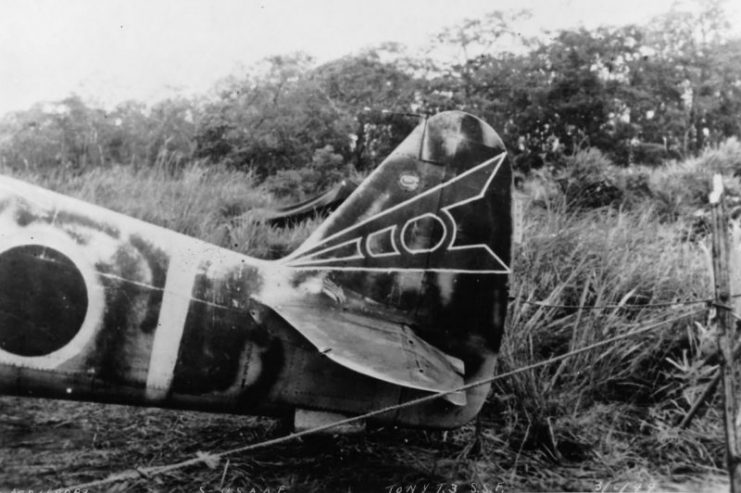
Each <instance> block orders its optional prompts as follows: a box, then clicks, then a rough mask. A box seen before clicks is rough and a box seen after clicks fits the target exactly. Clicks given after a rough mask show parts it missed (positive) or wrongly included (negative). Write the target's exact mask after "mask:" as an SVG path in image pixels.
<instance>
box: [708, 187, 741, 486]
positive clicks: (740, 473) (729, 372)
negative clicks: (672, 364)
mask: <svg viewBox="0 0 741 493" xmlns="http://www.w3.org/2000/svg"><path fill="white" fill-rule="evenodd" d="M709 198H710V206H711V208H712V222H711V227H712V240H713V248H712V255H713V279H714V284H715V304H716V310H717V314H718V347H719V349H720V354H721V363H720V364H721V375H722V376H723V416H724V420H725V433H726V457H727V459H728V474H729V479H730V483H731V493H741V461H739V459H740V458H741V454H739V449H738V436H737V434H736V423H735V421H736V389H735V387H736V385H735V380H734V379H735V376H734V371H733V366H734V364H733V363H734V362H733V346H734V341H735V333H736V331H735V323H734V320H733V312H732V311H731V310H732V308H731V303H732V300H731V280H730V244H729V239H728V220H727V218H726V211H725V206H724V204H723V178H722V177H721V176H720V175H715V176H714V177H713V191H712V192H711V193H710V197H709Z"/></svg>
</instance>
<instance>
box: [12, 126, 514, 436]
mask: <svg viewBox="0 0 741 493" xmlns="http://www.w3.org/2000/svg"><path fill="white" fill-rule="evenodd" d="M510 188H511V172H510V168H509V162H508V159H507V156H506V153H505V152H504V148H503V146H502V143H501V140H500V139H499V137H498V136H497V135H496V133H495V132H494V131H493V130H492V129H491V128H490V127H488V126H487V125H486V124H485V123H483V122H481V121H480V120H479V119H477V118H475V117H473V116H471V115H467V114H465V113H461V112H447V113H442V114H440V115H437V116H435V117H432V118H429V119H427V120H425V121H424V122H423V123H422V124H421V125H420V126H419V127H418V128H417V129H416V130H415V131H414V132H413V133H412V134H411V135H410V136H409V137H408V138H407V140H406V141H405V142H404V143H402V144H401V146H400V147H399V148H398V149H397V151H395V152H394V153H393V154H392V155H391V156H390V157H389V158H388V159H387V160H386V161H384V163H382V164H381V165H380V166H379V168H378V169H377V170H376V171H375V172H374V173H373V174H372V175H371V176H370V177H369V178H368V179H367V180H366V181H365V182H364V183H363V184H361V185H360V187H358V189H357V190H355V192H354V193H353V194H352V195H351V196H350V197H349V198H348V199H347V200H346V201H345V203H344V204H343V205H342V206H341V207H340V208H339V209H338V210H336V211H335V212H334V213H333V214H332V215H331V216H330V217H329V218H328V220H327V221H326V223H325V224H323V225H322V226H321V227H320V228H319V229H318V230H317V231H316V232H315V234H313V235H312V236H311V237H310V238H309V239H308V240H307V241H306V243H305V244H304V245H302V247H300V248H299V249H298V250H297V251H296V252H295V253H294V254H292V255H290V256H288V257H286V258H285V259H282V260H279V261H274V262H269V261H263V260H259V259H254V258H250V257H247V256H244V255H241V254H237V253H235V252H232V251H229V250H226V249H222V248H218V247H216V246H213V245H209V244H207V243H204V242H202V241H199V240H196V239H194V238H190V237H187V236H184V235H180V234H178V233H175V232H172V231H169V230H166V229H163V228H159V227H156V226H153V225H151V224H147V223H144V222H142V221H138V220H135V219H132V218H130V217H127V216H123V215H121V214H117V213H115V212H112V211H109V210H106V209H103V208H100V207H97V206H94V205H91V204H87V203H84V202H81V201H78V200H75V199H72V198H69V197H65V196H62V195H59V194H56V193H53V192H50V191H47V190H44V189H41V188H38V187H35V186H32V185H29V184H26V183H23V182H19V181H16V180H13V179H10V178H0V392H4V393H12V394H17V395H24V396H46V397H54V398H67V399H81V400H96V401H101V402H120V403H129V404H138V405H156V406H162V407H174V408H190V409H201V410H209V411H219V412H233V413H257V414H276V415H283V414H287V413H290V412H292V411H293V410H295V409H297V408H298V409H313V410H322V411H331V412H335V413H342V414H358V413H363V412H366V411H369V410H373V409H377V408H379V407H383V406H388V405H391V404H395V403H399V402H401V401H404V400H408V399H412V398H415V397H418V396H420V395H424V394H425V393H427V392H430V391H436V390H447V389H452V388H455V387H456V386H458V385H461V384H462V383H463V382H464V381H466V382H470V381H472V380H475V379H478V378H482V377H486V376H489V375H491V373H492V372H493V371H494V362H495V359H494V358H495V354H496V351H497V350H498V348H499V343H500V339H501V334H502V329H503V324H504V315H505V311H506V301H507V277H508V274H509V270H510V269H509V263H510V241H511V231H512V225H511V211H510ZM461 362H462V363H461ZM487 392H488V387H486V386H482V387H478V388H476V389H472V390H469V391H468V392H467V393H466V394H465V395H462V394H461V395H453V396H450V397H449V398H448V399H445V400H438V401H435V402H431V403H429V404H426V405H421V406H416V407H414V408H409V409H404V410H401V411H399V412H395V413H389V415H387V416H382V417H380V418H379V420H380V421H386V422H396V423H399V424H406V425H412V426H426V427H453V426H458V425H460V424H462V423H464V422H465V421H467V420H469V419H470V418H472V417H473V416H475V414H476V413H477V412H478V411H479V409H480V407H481V405H482V403H483V400H484V398H485V396H486V393H487Z"/></svg>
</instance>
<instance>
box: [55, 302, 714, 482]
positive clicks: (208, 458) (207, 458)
mask: <svg viewBox="0 0 741 493" xmlns="http://www.w3.org/2000/svg"><path fill="white" fill-rule="evenodd" d="M705 311H707V309H700V310H694V311H691V312H688V313H684V314H682V315H680V316H677V317H673V318H670V319H667V320H662V321H659V322H655V323H653V324H649V325H646V326H643V327H640V328H638V329H636V330H633V331H631V332H627V333H624V334H620V335H617V336H613V337H610V338H608V339H605V340H602V341H599V342H595V343H593V344H590V345H588V346H585V347H582V348H579V349H575V350H572V351H569V352H568V353H564V354H561V355H558V356H553V357H551V358H548V359H547V360H543V361H539V362H536V363H532V364H530V365H526V366H523V367H520V368H517V369H515V370H511V371H508V372H504V373H499V374H497V375H493V376H491V377H488V378H484V379H482V380H477V381H475V382H471V383H468V384H465V385H461V386H459V387H457V388H454V389H450V390H444V391H440V392H435V393H433V394H429V395H426V396H423V397H419V398H417V399H412V400H410V401H406V402H403V403H400V404H395V405H392V406H387V407H383V408H381V409H377V410H375V411H369V412H367V413H364V414H360V415H357V416H353V417H350V418H346V419H342V420H339V421H335V422H333V423H328V424H326V425H321V426H317V427H315V428H311V429H309V430H304V431H300V432H297V433H291V434H289V435H285V436H282V437H278V438H273V439H270V440H265V441H262V442H258V443H253V444H250V445H245V446H242V447H237V448H233V449H229V450H225V451H223V452H219V453H208V452H197V453H196V457H195V458H192V459H188V460H184V461H181V462H176V463H172V464H166V465H163V466H151V467H143V468H135V469H131V470H127V471H123V472H121V473H118V474H113V475H111V476H109V477H107V478H105V479H101V480H99V481H93V482H89V483H84V484H79V485H75V486H70V487H69V488H66V489H70V490H76V489H79V490H83V489H86V488H94V487H98V486H103V485H106V484H111V483H118V482H121V481H127V480H139V479H142V478H144V479H149V478H151V477H153V476H156V475H159V474H163V473H167V472H170V471H174V470H177V469H183V468H185V467H190V466H193V465H197V464H200V463H204V464H206V465H208V466H209V467H211V468H215V467H216V465H217V464H218V462H219V460H220V459H221V458H222V457H226V456H229V455H234V454H240V453H244V452H252V451H254V450H258V449H262V448H266V447H271V446H273V445H279V444H282V443H287V442H291V441H294V440H297V439H299V438H302V437H305V436H308V435H312V434H316V433H321V432H323V431H327V430H330V429H332V428H335V427H338V426H343V425H347V424H351V423H355V422H357V421H362V420H365V419H368V418H373V417H376V416H380V415H382V414H387V413H391V412H394V411H398V410H400V409H404V408H407V407H412V406H417V405H419V404H424V403H427V402H431V401H434V400H436V399H439V398H441V397H444V396H446V395H449V394H453V393H457V392H463V391H466V390H469V389H472V388H475V387H479V386H481V385H486V384H490V383H492V382H494V381H496V380H502V379H505V378H508V377H511V376H514V375H517V374H520V373H524V372H527V371H531V370H535V369H537V368H540V367H543V366H548V365H550V364H553V363H557V362H559V361H562V360H565V359H568V358H571V357H573V356H576V355H579V354H582V353H586V352H588V351H592V350H594V349H597V348H600V347H602V346H606V345H609V344H613V343H615V342H618V341H621V340H623V339H628V338H631V337H636V336H638V335H642V334H645V333H647V332H650V331H653V330H656V329H658V328H661V327H663V326H665V325H668V324H673V323H675V322H679V321H681V320H684V319H687V318H691V317H695V316H697V315H700V314H701V313H703V312H705Z"/></svg>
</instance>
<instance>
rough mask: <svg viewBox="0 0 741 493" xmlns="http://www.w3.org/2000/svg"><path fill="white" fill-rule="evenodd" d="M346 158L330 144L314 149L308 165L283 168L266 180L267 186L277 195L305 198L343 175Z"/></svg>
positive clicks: (338, 179) (297, 198)
mask: <svg viewBox="0 0 741 493" xmlns="http://www.w3.org/2000/svg"><path fill="white" fill-rule="evenodd" d="M343 164H344V159H343V157H342V156H341V155H340V154H337V153H335V152H334V148H333V147H332V146H330V145H328V146H324V147H322V148H320V149H317V150H315V151H314V156H313V157H312V159H311V163H310V164H309V165H308V166H304V167H300V168H292V169H282V170H280V171H278V172H277V173H275V174H274V175H272V176H270V177H268V178H267V179H266V180H265V187H266V188H267V190H268V191H270V192H271V193H272V194H274V195H276V196H277V197H290V198H292V199H296V200H299V199H303V198H306V197H307V196H310V195H313V194H316V193H319V192H321V191H323V190H324V189H326V188H328V187H329V186H331V185H332V184H334V183H336V182H338V181H340V180H341V179H342V178H343V176H344V174H345V173H344V172H343Z"/></svg>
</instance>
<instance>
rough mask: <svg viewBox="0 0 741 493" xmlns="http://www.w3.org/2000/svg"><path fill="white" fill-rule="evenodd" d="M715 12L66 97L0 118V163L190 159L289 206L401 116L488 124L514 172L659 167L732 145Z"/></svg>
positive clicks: (391, 137)
mask: <svg viewBox="0 0 741 493" xmlns="http://www.w3.org/2000/svg"><path fill="white" fill-rule="evenodd" d="M724 5H725V2H724V1H723V0H713V1H711V2H704V3H698V4H697V5H696V6H695V7H696V8H695V10H694V11H681V10H677V9H674V10H672V11H670V12H668V13H666V14H664V15H662V16H659V17H658V18H656V19H653V20H652V21H651V22H649V23H647V24H646V25H643V26H636V25H628V26H618V27H599V28H595V29H585V28H578V29H570V30H562V31H559V32H556V33H552V35H550V36H548V37H544V36H541V37H532V38H526V37H523V36H522V35H521V34H520V31H519V30H518V25H519V23H521V22H524V20H526V19H527V17H528V13H527V12H523V11H517V12H501V11H494V12H492V13H490V14H489V15H487V16H484V17H482V18H479V19H473V20H467V21H464V22H463V23H461V24H460V25H456V26H450V27H448V28H446V29H445V30H444V31H442V32H441V33H439V34H438V35H437V36H435V37H434V39H433V40H432V41H431V42H430V45H429V48H428V51H427V52H426V53H424V54H411V53H409V52H408V51H407V50H406V49H405V47H404V46H402V45H398V44H390V43H387V44H385V45H381V46H377V47H375V48H371V49H367V50H365V51H362V52H359V53H356V54H353V55H348V56H345V57H343V58H340V59H337V60H333V61H330V62H328V63H325V64H323V65H319V66H317V64H316V63H315V61H314V60H313V59H312V58H311V57H309V56H307V55H305V54H302V53H294V54H287V55H280V56H273V57H270V58H267V59H265V60H263V61H262V62H260V63H258V64H256V65H254V66H252V67H249V68H248V69H247V70H245V71H244V72H242V73H237V74H234V75H232V76H231V77H229V78H227V79H225V80H223V81H221V82H220V83H219V84H218V86H217V87H215V89H214V92H213V93H212V94H211V95H210V96H209V97H203V98H192V99H185V98H172V99H168V100H165V101H161V102H159V103H157V104H155V105H153V106H152V107H146V106H145V105H143V104H141V103H138V102H136V101H127V102H124V103H121V104H119V105H118V106H117V107H115V108H113V109H112V110H103V109H100V108H98V107H96V106H94V105H90V104H89V103H86V102H84V101H83V100H81V99H80V98H79V97H77V96H74V95H73V96H70V97H68V98H66V99H64V100H61V101H57V102H50V103H39V104H37V105H35V106H33V107H32V108H30V109H29V110H27V111H21V112H16V113H12V114H9V115H6V116H5V117H3V118H2V119H0V164H3V165H4V166H6V167H9V168H13V169H25V170H31V171H50V170H54V169H59V168H63V169H65V170H67V171H69V172H75V173H80V172H82V171H86V170H88V169H91V168H94V167H99V166H111V165H115V164H120V165H127V166H134V167H147V166H153V165H155V163H157V162H158V161H162V160H163V159H166V160H167V161H168V163H169V164H170V166H173V167H174V168H178V167H182V166H184V165H185V163H187V162H189V161H190V160H192V159H202V160H203V161H204V162H206V163H210V164H212V165H223V166H227V167H229V168H231V169H237V170H241V171H247V172H250V173H253V177H254V178H255V179H256V180H257V181H259V182H260V181H263V180H265V179H268V178H270V183H271V188H273V189H274V190H276V191H278V192H279V193H287V192H291V191H293V195H294V198H298V197H300V196H302V195H304V194H306V193H310V192H311V191H310V190H309V189H310V187H312V186H319V187H321V186H324V185H325V184H327V183H328V182H329V181H331V180H339V179H341V178H342V177H345V176H347V175H348V174H350V173H353V172H355V171H357V172H361V173H365V172H367V171H368V170H370V169H372V168H374V167H375V166H376V165H377V164H378V163H379V162H380V161H381V160H382V159H383V158H384V157H385V156H386V155H387V154H388V153H389V152H390V151H391V150H392V149H393V148H394V147H395V146H396V145H397V144H398V143H399V142H400V141H401V140H402V139H403V138H404V137H405V136H406V135H407V134H408V133H409V131H410V130H411V129H412V128H413V127H414V125H416V124H417V122H418V120H419V116H415V115H425V114H433V113H436V112H438V111H442V110H446V109H460V110H464V111H468V112H471V113H474V114H476V115H478V116H480V117H482V118H483V119H484V120H486V121H488V122H489V123H490V124H492V125H493V126H494V128H495V129H496V130H497V131H498V132H499V133H500V135H501V136H502V138H503V139H504V140H505V143H506V145H507V146H508V148H509V149H511V150H512V151H513V153H514V154H516V155H517V159H516V161H515V162H516V165H517V167H518V168H520V169H521V170H522V171H523V172H529V171H531V170H532V169H538V168H541V167H544V166H545V167H549V166H552V167H557V168H558V167H562V166H563V165H564V164H565V163H569V164H577V165H578V163H580V159H581V158H580V157H578V155H579V151H583V150H586V149H588V148H597V149H599V150H600V151H601V152H602V153H603V154H604V155H605V156H606V157H607V158H609V159H610V161H612V162H613V163H615V164H616V165H620V166H626V165H633V164H636V163H637V164H646V165H654V166H658V165H661V164H662V163H664V162H666V161H668V160H671V159H675V160H676V159H679V158H682V157H692V156H697V155H699V154H700V153H701V152H703V150H705V149H707V148H709V147H712V146H715V145H718V144H719V143H721V142H723V141H725V140H726V139H728V138H729V137H733V136H735V137H739V136H740V135H741V127H740V125H741V123H740V122H741V40H739V39H734V38H731V37H729V35H728V24H727V21H726V16H725V13H724ZM446 54H447V55H448V56H446ZM451 54H452V56H450V55H451ZM329 148H331V149H332V151H331V154H332V158H331V159H325V158H317V153H318V152H319V153H321V152H323V151H322V150H323V149H329ZM567 158H569V159H567ZM317 159H319V161H321V165H319V166H318V164H317V162H318V161H317ZM590 159H591V158H590ZM325 164H329V165H330V167H331V168H332V169H329V168H328V167H327V166H325ZM317 167H319V168H322V171H319V172H318V171H317ZM578 173H581V171H579V170H574V171H573V172H572V175H574V177H576V175H578ZM587 178H588V179H602V178H597V177H595V176H591V177H587ZM297 183H306V185H305V186H300V187H296V186H295V185H296V184H297Z"/></svg>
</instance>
